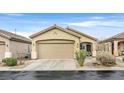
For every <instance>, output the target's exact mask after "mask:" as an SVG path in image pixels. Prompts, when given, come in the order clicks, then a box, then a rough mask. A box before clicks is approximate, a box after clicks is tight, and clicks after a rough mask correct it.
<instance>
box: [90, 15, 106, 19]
mask: <svg viewBox="0 0 124 93" xmlns="http://www.w3.org/2000/svg"><path fill="white" fill-rule="evenodd" d="M90 19H105V17H100V16H94V17H91V18H90Z"/></svg>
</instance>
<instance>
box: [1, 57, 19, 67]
mask: <svg viewBox="0 0 124 93" xmlns="http://www.w3.org/2000/svg"><path fill="white" fill-rule="evenodd" d="M2 62H3V63H5V64H6V65H8V66H16V65H17V59H16V58H12V57H11V58H4V59H3V60H2Z"/></svg>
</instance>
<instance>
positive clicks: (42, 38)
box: [30, 25, 97, 59]
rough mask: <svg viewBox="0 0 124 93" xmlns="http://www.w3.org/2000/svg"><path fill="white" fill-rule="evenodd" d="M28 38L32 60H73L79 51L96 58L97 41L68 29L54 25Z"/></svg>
mask: <svg viewBox="0 0 124 93" xmlns="http://www.w3.org/2000/svg"><path fill="white" fill-rule="evenodd" d="M30 38H31V39H32V52H31V54H32V59H73V58H75V52H76V51H79V50H81V49H82V50H86V51H88V52H91V55H92V56H96V45H97V39H96V38H94V37H91V36H89V35H86V34H84V33H81V32H79V31H77V30H75V29H72V28H69V27H67V28H66V29H65V28H62V27H59V26H57V25H54V26H51V27H49V28H46V29H44V30H42V31H40V32H38V33H35V34H33V35H31V36H30Z"/></svg>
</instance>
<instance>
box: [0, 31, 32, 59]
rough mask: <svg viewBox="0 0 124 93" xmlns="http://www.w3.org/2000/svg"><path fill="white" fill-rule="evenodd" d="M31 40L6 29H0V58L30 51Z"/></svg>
mask: <svg viewBox="0 0 124 93" xmlns="http://www.w3.org/2000/svg"><path fill="white" fill-rule="evenodd" d="M30 45H31V40H30V39H28V38H26V37H23V36H20V35H17V34H14V33H11V32H8V31H5V30H0V60H2V59H3V58H6V57H18V55H20V54H18V53H26V52H29V51H30V48H31V47H30Z"/></svg>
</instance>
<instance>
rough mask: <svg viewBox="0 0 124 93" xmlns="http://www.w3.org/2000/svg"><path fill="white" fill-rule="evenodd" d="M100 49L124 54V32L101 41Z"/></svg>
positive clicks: (117, 54) (119, 54) (114, 53)
mask: <svg viewBox="0 0 124 93" xmlns="http://www.w3.org/2000/svg"><path fill="white" fill-rule="evenodd" d="M98 46H99V47H98V48H99V50H100V49H101V50H104V51H108V52H109V53H111V54H113V55H115V56H121V55H124V32H123V33H119V34H117V35H115V36H112V37H110V38H108V39H105V40H103V41H101V42H100V43H99V44H98Z"/></svg>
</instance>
